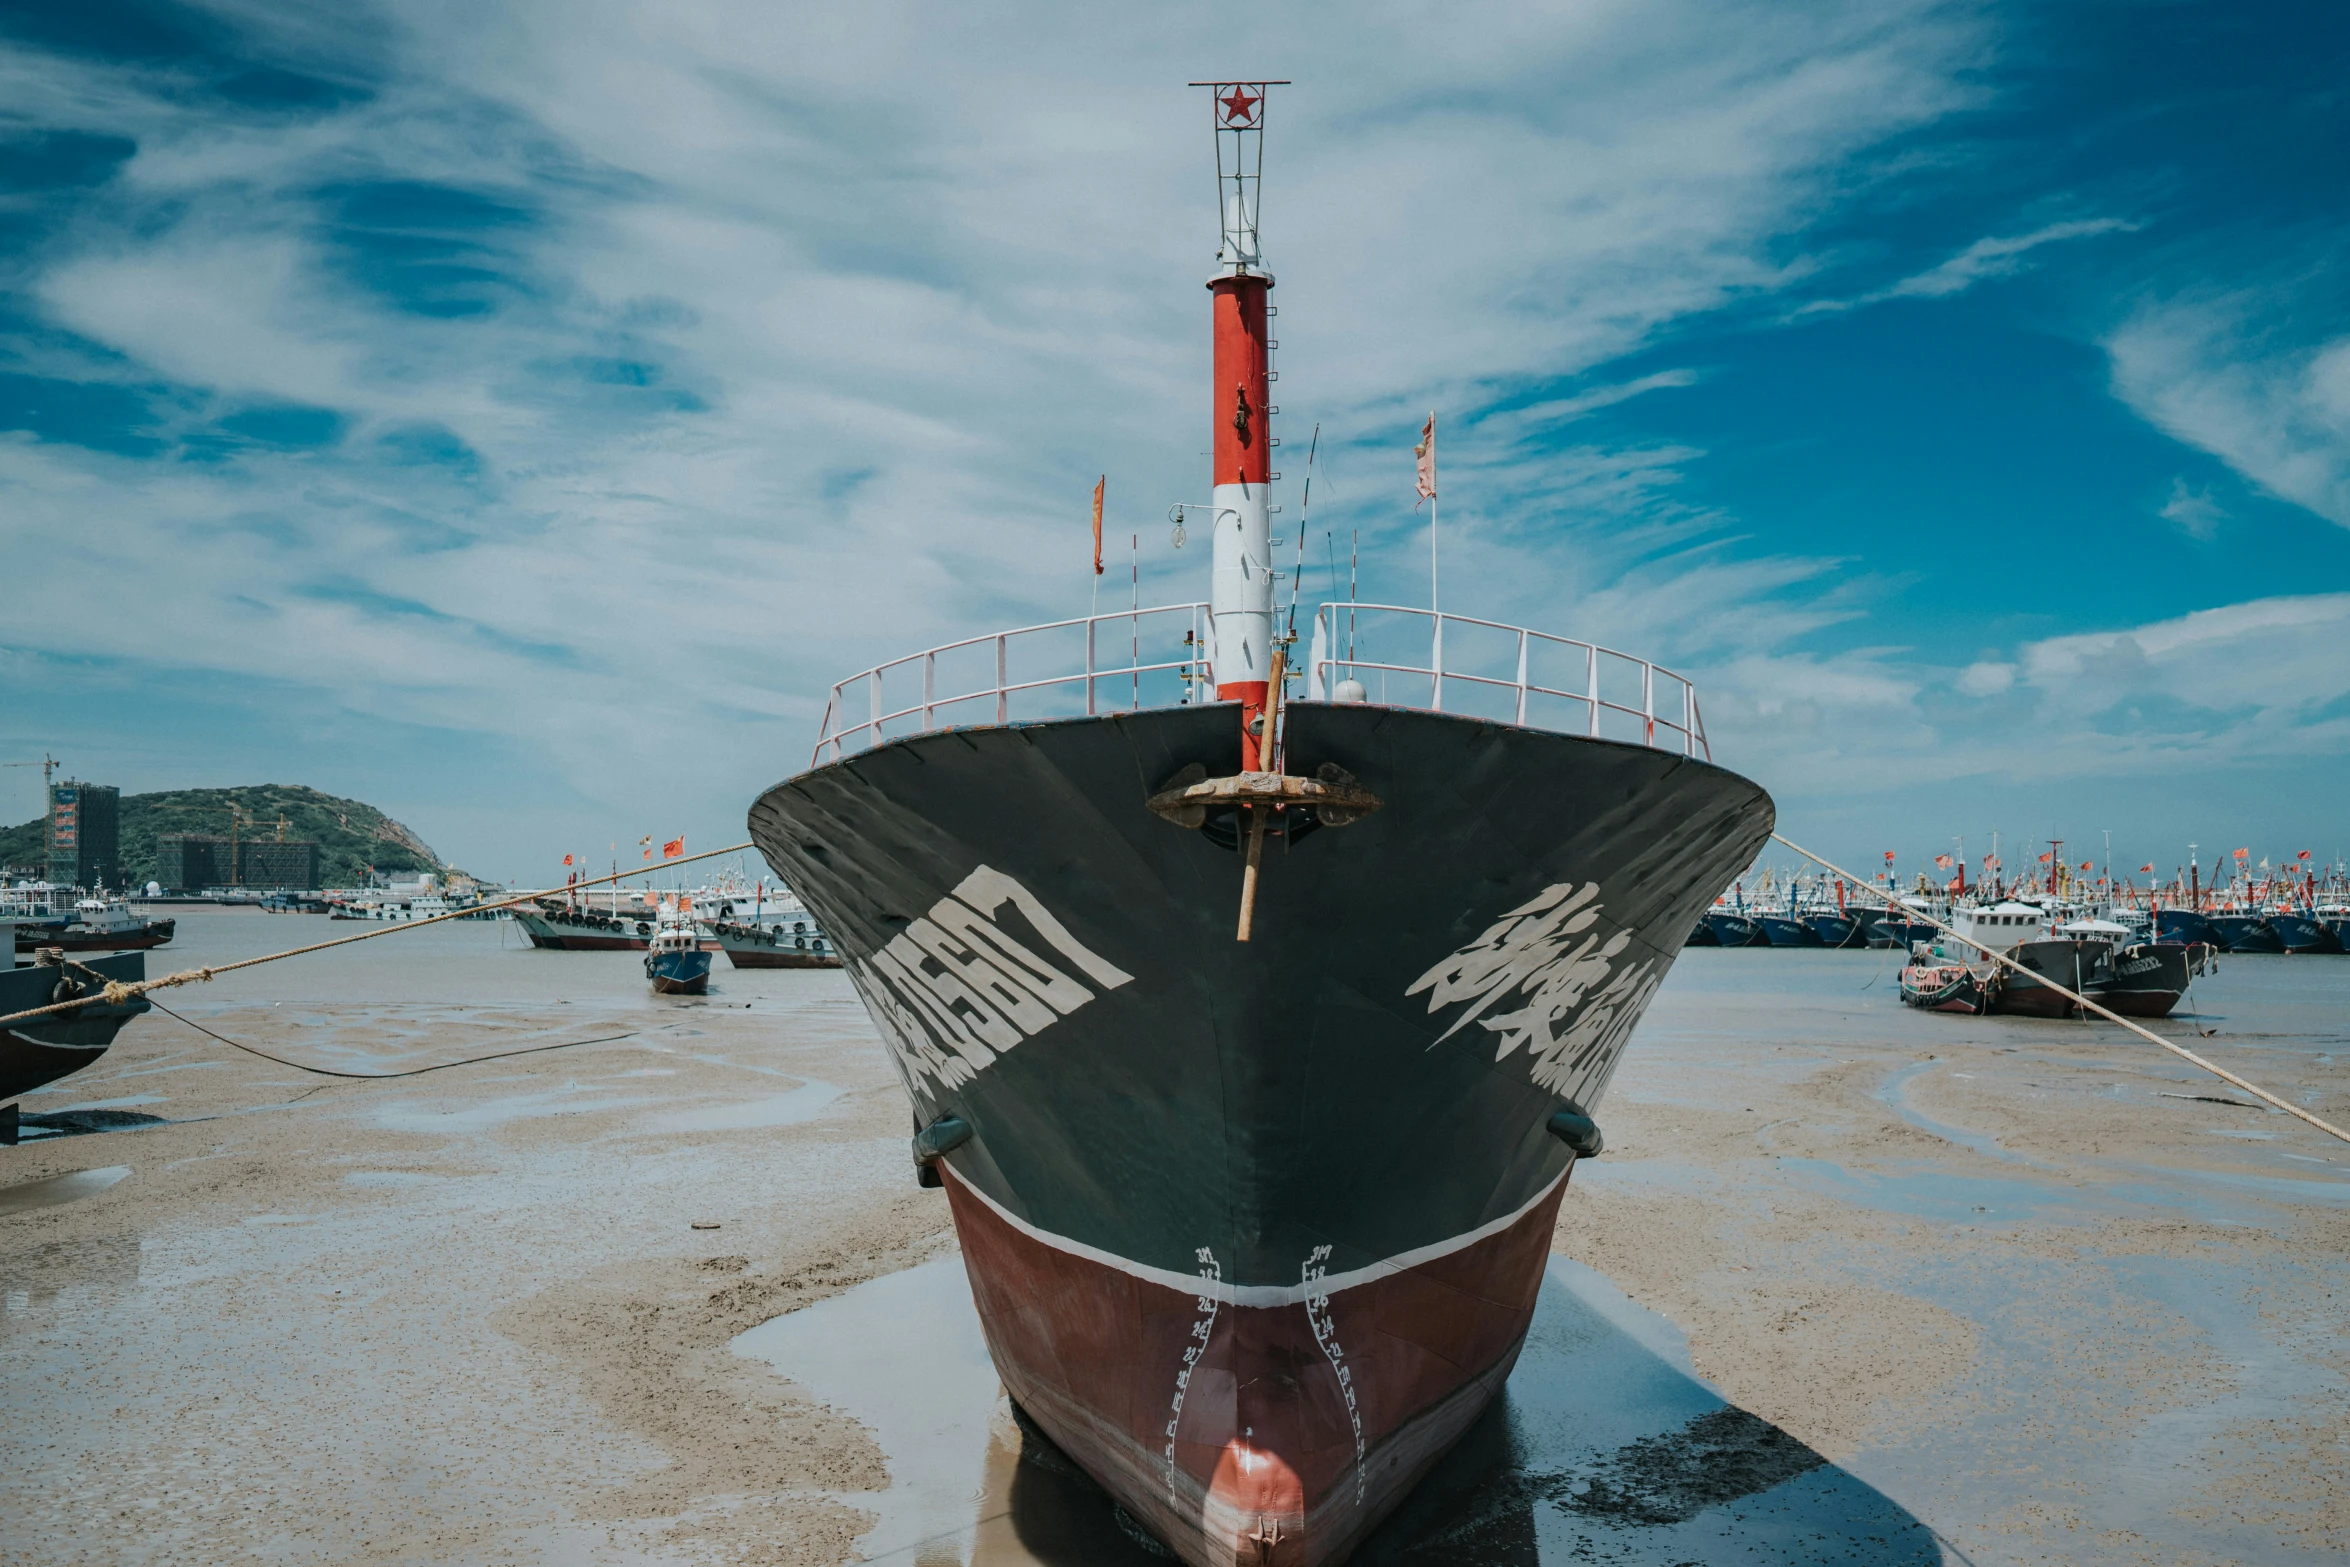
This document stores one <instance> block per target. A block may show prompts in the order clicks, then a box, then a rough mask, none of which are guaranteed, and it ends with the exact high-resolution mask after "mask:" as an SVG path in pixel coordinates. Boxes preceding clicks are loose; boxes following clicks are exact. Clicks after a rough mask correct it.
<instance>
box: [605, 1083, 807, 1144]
mask: <svg viewBox="0 0 2350 1567" xmlns="http://www.w3.org/2000/svg"><path fill="white" fill-rule="evenodd" d="M844 1091H845V1090H842V1089H840V1088H836V1087H834V1086H833V1085H832V1084H830V1083H820V1082H817V1081H816V1080H815V1079H814V1078H810V1079H808V1080H807V1081H806V1082H804V1083H802V1084H801V1085H800V1086H799V1087H797V1088H795V1089H793V1090H792V1091H791V1092H790V1093H788V1094H771V1095H769V1096H768V1097H766V1098H764V1099H752V1100H749V1101H747V1102H744V1103H741V1104H722V1105H706V1106H704V1107H703V1108H701V1109H698V1110H677V1111H672V1112H671V1113H669V1114H667V1115H657V1116H654V1117H653V1118H652V1119H651V1120H649V1121H647V1122H646V1123H645V1130H646V1131H648V1132H742V1131H750V1130H753V1129H757V1128H764V1127H770V1126H797V1125H798V1124H799V1123H800V1122H802V1121H812V1120H814V1119H815V1118H816V1117H817V1116H818V1115H820V1114H822V1113H823V1110H824V1107H825V1106H826V1105H828V1104H830V1103H832V1102H833V1101H834V1100H835V1099H838V1098H839V1097H840V1096H841V1094H842V1093H843V1092H844Z"/></svg>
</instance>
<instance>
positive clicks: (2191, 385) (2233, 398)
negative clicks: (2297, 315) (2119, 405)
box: [2105, 293, 2350, 527]
mask: <svg viewBox="0 0 2350 1567" xmlns="http://www.w3.org/2000/svg"><path fill="white" fill-rule="evenodd" d="M2281 311H2282V301H2280V300H2278V299H2275V298H2272V297H2268V296H2263V295H2256V294H2251V293H2241V294H2235V295H2228V296H2214V297H2202V298H2186V299H2172V300H2165V301H2161V302H2157V303H2153V304H2149V305H2147V306H2146V307H2145V308H2143V309H2141V310H2140V311H2139V312H2138V313H2137V314H2135V315H2134V316H2132V317H2131V318H2130V319H2129V320H2127V321H2125V322H2124V323H2123V324H2122V325H2121V326H2120V327H2119V328H2118V329H2117V330H2116V331H2114V333H2113V334H2112V335H2111V336H2109V337H2108V338H2107V339H2106V342H2105V349H2106V352H2107V354H2108V355H2109V356H2110V358H2111V360H2112V365H2113V388H2114V394H2115V395H2116V396H2117V397H2119V398H2121V399H2122V400H2123V401H2124V402H2126V403H2128V404H2129V405H2130V407H2131V408H2132V409H2134V410H2135V411H2136V412H2137V413H2138V414H2139V416H2140V417H2142V418H2144V419H2146V420H2148V421H2149V422H2150V423H2152V424H2154V425H2155V426H2157V427H2158V428H2160V429H2162V430H2163V431H2165V432H2166V433H2168V434H2170V435H2172V436H2174V437H2176V438H2177V439H2179V440H2181V441H2184V442H2186V443H2188V444H2189V445H2191V446H2195V447H2198V448H2200V449H2201V450H2203V451H2207V452H2209V453H2211V454H2212V455H2213V456H2215V457H2217V458H2219V459H2220V460H2221V461H2222V462H2225V463H2226V464H2228V466H2229V467H2231V468H2233V469H2235V470H2236V471H2237V472H2238V473H2240V474H2242V475H2243V476H2244V477H2245V478H2246V479H2248V480H2250V481H2251V482H2252V483H2254V484H2257V485H2259V486H2260V487H2261V488H2262V489H2265V490H2267V491H2268V492H2269V493H2271V494H2273V495H2277V496H2281V497H2282V498H2284V499H2285V500H2288V501H2292V502H2294V503H2295V504H2297V505H2300V506H2305V507H2307V508H2308V509H2309V510H2311V511H2313V512H2315V513H2316V514H2317V515H2319V516H2321V517H2324V518H2326V519H2327V520H2329V521H2331V522H2336V523H2340V524H2341V525H2343V526H2344V527H2350V336H2343V337H2336V338H2333V339H2332V340H2330V341H2326V342H2322V343H2320V344H2319V345H2318V346H2316V347H2307V346H2299V345H2297V344H2296V343H2295V342H2294V340H2293V339H2292V338H2291V337H2290V335H2288V334H2286V333H2284V332H2282V331H2281V330H2280V329H2279V326H2280V323H2279V320H2278V318H2279V316H2280V314H2281Z"/></svg>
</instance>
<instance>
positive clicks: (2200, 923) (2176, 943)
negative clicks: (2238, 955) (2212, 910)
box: [2154, 909, 2227, 947]
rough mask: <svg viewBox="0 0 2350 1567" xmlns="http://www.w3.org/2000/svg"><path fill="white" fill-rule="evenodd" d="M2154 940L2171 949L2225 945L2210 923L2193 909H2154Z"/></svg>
mask: <svg viewBox="0 0 2350 1567" xmlns="http://www.w3.org/2000/svg"><path fill="white" fill-rule="evenodd" d="M2154 939H2155V940H2156V941H2157V942H2159V943H2161V944H2162V945H2164V946H2172V947H2191V946H2193V945H2195V944H2196V943H2197V942H2203V943H2205V944H2207V945H2210V946H2214V947H2224V946H2226V945H2227V943H2226V942H2224V941H2222V940H2220V938H2219V937H2218V936H2217V935H2216V934H2215V933H2214V932H2213V931H2212V928H2211V921H2209V920H2207V919H2205V918H2204V917H2203V916H2202V915H2201V914H2199V913H2197V912H2196V911H2195V910H2193V909H2156V910H2155V911H2154Z"/></svg>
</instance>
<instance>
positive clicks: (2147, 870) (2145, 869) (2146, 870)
mask: <svg viewBox="0 0 2350 1567" xmlns="http://www.w3.org/2000/svg"><path fill="white" fill-rule="evenodd" d="M2138 869H2139V871H2140V872H2142V873H2143V874H2145V875H2148V876H2151V875H2153V874H2154V867H2153V866H2151V865H2141V866H2139V867H2138Z"/></svg>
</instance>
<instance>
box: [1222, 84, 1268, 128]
mask: <svg viewBox="0 0 2350 1567" xmlns="http://www.w3.org/2000/svg"><path fill="white" fill-rule="evenodd" d="M1216 101H1217V102H1218V103H1220V104H1222V105H1223V106H1224V118H1225V119H1226V120H1227V121H1237V122H1239V123H1241V124H1244V125H1245V124H1247V123H1248V121H1249V120H1250V118H1251V117H1252V116H1251V114H1250V111H1251V110H1252V109H1254V108H1255V107H1256V106H1257V105H1258V104H1260V103H1263V102H1264V101H1265V99H1264V95H1263V94H1262V93H1259V94H1258V95H1257V96H1256V97H1254V98H1251V97H1250V96H1249V95H1248V89H1247V88H1245V87H1239V86H1235V87H1234V88H1233V89H1232V96H1231V97H1229V98H1219V99H1217V100H1216Z"/></svg>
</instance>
